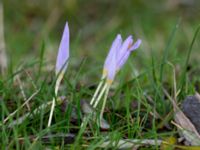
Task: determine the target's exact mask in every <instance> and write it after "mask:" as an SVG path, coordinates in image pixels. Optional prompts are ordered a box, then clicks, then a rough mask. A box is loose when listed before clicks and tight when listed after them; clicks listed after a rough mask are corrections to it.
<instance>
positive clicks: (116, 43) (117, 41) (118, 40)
mask: <svg viewBox="0 0 200 150" xmlns="http://www.w3.org/2000/svg"><path fill="white" fill-rule="evenodd" d="M121 44H122V37H121V35H120V34H118V35H117V37H116V38H115V40H114V41H113V43H112V45H111V47H110V50H109V53H108V55H107V57H106V60H105V63H104V68H107V65H108V64H109V63H110V61H111V59H112V56H113V54H114V53H115V52H116V51H118V49H119V48H120V47H121Z"/></svg>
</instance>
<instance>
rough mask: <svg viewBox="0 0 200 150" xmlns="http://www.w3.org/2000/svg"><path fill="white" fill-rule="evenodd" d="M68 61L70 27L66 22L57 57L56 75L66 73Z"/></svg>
mask: <svg viewBox="0 0 200 150" xmlns="http://www.w3.org/2000/svg"><path fill="white" fill-rule="evenodd" d="M68 59H69V26H68V22H66V24H65V28H64V32H63V35H62V39H61V42H60V46H59V50H58V55H57V61H56V74H58V73H59V72H62V73H64V72H65V71H66V69H67V64H68V62H67V61H68Z"/></svg>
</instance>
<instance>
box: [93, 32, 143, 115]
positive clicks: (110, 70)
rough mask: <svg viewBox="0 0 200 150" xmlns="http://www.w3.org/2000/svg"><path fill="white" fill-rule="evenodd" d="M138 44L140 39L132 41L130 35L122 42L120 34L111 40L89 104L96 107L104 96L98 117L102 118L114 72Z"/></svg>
mask: <svg viewBox="0 0 200 150" xmlns="http://www.w3.org/2000/svg"><path fill="white" fill-rule="evenodd" d="M140 44H141V40H140V39H138V40H137V41H136V42H135V43H133V38H132V36H128V37H127V38H126V40H125V41H124V42H123V41H122V37H121V35H120V34H118V35H117V37H116V38H115V40H114V41H113V43H112V45H111V48H110V51H109V53H108V55H107V57H106V60H105V63H104V67H103V75H102V80H101V82H100V83H99V85H98V87H97V89H96V91H95V94H94V96H93V98H92V100H91V102H90V104H91V105H92V106H93V107H94V108H96V107H97V105H98V104H99V102H100V100H101V98H102V96H104V100H103V105H102V109H101V113H100V118H102V116H103V111H104V108H105V104H106V99H107V95H108V92H109V89H110V86H111V84H112V82H113V81H114V78H115V75H116V73H117V72H118V71H119V70H120V69H121V68H122V67H123V65H124V64H125V63H126V61H127V59H128V57H129V55H130V54H131V52H132V51H134V50H136V49H137V48H138V47H139V46H140ZM103 84H104V85H103Z"/></svg>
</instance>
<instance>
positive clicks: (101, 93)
mask: <svg viewBox="0 0 200 150" xmlns="http://www.w3.org/2000/svg"><path fill="white" fill-rule="evenodd" d="M107 87H108V84H105V85H104V87H103V88H102V90H101V92H100V93H99V96H98V97H97V99H96V102H95V104H94V105H93V107H94V108H96V107H97V105H98V103H99V101H100V100H101V97H102V96H103V94H104V92H105V90H106V88H107Z"/></svg>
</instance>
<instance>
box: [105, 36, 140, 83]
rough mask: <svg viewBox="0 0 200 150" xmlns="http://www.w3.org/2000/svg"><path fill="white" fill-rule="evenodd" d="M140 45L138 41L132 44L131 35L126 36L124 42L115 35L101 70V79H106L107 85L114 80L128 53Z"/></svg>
mask: <svg viewBox="0 0 200 150" xmlns="http://www.w3.org/2000/svg"><path fill="white" fill-rule="evenodd" d="M140 44H141V40H140V39H138V40H137V41H136V42H135V43H133V38H132V36H131V35H130V36H128V37H127V38H126V40H125V41H124V42H123V41H122V38H121V35H120V34H118V35H117V37H116V38H115V40H114V41H113V43H112V46H111V48H110V51H109V53H108V56H107V57H106V60H105V63H104V69H103V77H104V78H105V77H107V82H108V83H109V84H111V83H112V81H113V80H114V77H115V74H116V73H117V71H119V70H120V69H121V68H122V67H123V65H124V64H125V63H126V61H127V59H128V57H129V55H130V53H131V52H132V51H134V50H135V49H137V48H138V47H139V46H140Z"/></svg>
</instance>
